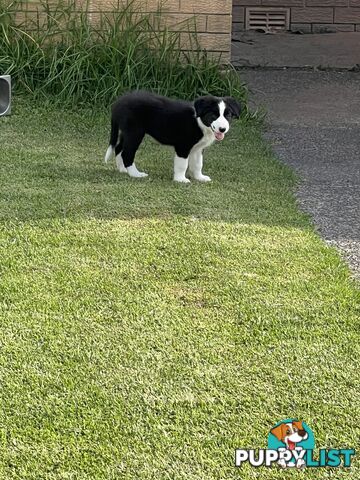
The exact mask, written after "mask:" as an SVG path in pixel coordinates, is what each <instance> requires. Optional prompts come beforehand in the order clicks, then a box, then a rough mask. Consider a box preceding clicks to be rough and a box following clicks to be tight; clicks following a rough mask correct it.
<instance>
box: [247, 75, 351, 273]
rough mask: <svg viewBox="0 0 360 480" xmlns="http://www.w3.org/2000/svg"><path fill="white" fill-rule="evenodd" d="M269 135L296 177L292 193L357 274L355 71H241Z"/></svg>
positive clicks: (278, 152)
mask: <svg viewBox="0 0 360 480" xmlns="http://www.w3.org/2000/svg"><path fill="white" fill-rule="evenodd" d="M241 76H242V78H243V79H244V81H245V82H247V84H248V85H249V88H250V90H251V95H252V98H253V101H254V103H255V105H257V106H259V105H263V106H265V107H266V108H267V109H268V112H269V115H268V123H269V129H268V133H267V135H268V137H269V139H270V141H271V142H272V144H273V146H274V149H275V151H276V152H277V154H278V156H279V157H280V159H281V160H282V161H284V162H285V163H287V164H288V165H290V166H291V167H293V168H294V169H295V170H296V171H297V172H298V173H299V176H300V178H301V184H300V187H299V190H298V198H299V201H300V204H301V206H302V208H304V209H305V210H306V211H307V212H309V213H310V214H311V215H312V217H313V218H314V221H315V224H316V226H317V227H318V228H319V231H320V233H321V234H322V235H323V237H324V238H325V239H326V240H327V241H328V242H329V243H331V244H332V245H335V246H337V247H338V248H339V249H340V251H341V252H342V254H343V255H344V257H345V258H346V259H347V260H348V262H349V264H350V266H351V268H352V269H353V271H354V274H355V275H356V276H358V277H359V278H360V73H351V72H343V73H340V72H306V71H294V70H274V71H259V70H251V71H250V70H248V71H243V72H242V73H241Z"/></svg>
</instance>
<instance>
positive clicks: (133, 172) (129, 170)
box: [126, 163, 148, 178]
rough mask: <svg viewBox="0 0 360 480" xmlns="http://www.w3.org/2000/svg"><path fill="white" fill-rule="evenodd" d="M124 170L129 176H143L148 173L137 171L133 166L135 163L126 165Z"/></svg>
mask: <svg viewBox="0 0 360 480" xmlns="http://www.w3.org/2000/svg"><path fill="white" fill-rule="evenodd" d="M126 171H127V173H128V174H129V176H130V177H133V178H144V177H147V176H148V174H147V173H145V172H139V170H138V169H137V168H136V166H135V163H133V164H132V165H130V167H127V169H126Z"/></svg>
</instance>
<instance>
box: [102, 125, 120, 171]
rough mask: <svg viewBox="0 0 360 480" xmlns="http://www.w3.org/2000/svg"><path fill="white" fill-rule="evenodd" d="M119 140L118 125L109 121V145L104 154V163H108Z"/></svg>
mask: <svg viewBox="0 0 360 480" xmlns="http://www.w3.org/2000/svg"><path fill="white" fill-rule="evenodd" d="M118 138H119V125H118V124H117V123H116V122H114V121H113V120H111V132H110V143H109V146H108V149H107V150H106V153H105V162H108V161H109V160H110V158H111V155H112V154H113V152H114V150H115V147H116V144H117V143H118Z"/></svg>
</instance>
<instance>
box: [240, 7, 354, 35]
mask: <svg viewBox="0 0 360 480" xmlns="http://www.w3.org/2000/svg"><path fill="white" fill-rule="evenodd" d="M252 6H259V7H260V6H264V7H286V8H290V29H291V30H293V31H296V30H302V31H303V32H304V33H324V32H335V31H340V32H354V31H358V32H360V0H233V30H234V32H238V31H243V30H244V29H245V23H244V22H245V10H246V8H247V7H252Z"/></svg>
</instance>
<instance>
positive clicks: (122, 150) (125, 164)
mask: <svg viewBox="0 0 360 480" xmlns="http://www.w3.org/2000/svg"><path fill="white" fill-rule="evenodd" d="M239 115H240V105H239V103H238V102H237V101H236V100H235V99H234V98H231V97H224V98H218V97H213V96H206V97H201V98H198V99H197V100H195V102H193V103H191V102H186V101H181V100H172V99H169V98H166V97H161V96H159V95H155V94H153V93H150V92H145V91H133V92H130V93H127V94H125V95H123V96H122V97H120V98H119V99H118V100H117V101H116V102H115V103H114V105H113V106H112V116H111V134H110V145H109V148H108V149H107V152H106V155H105V161H106V162H107V161H108V160H109V159H110V157H111V155H112V153H113V151H114V150H115V156H116V165H117V167H118V169H119V170H120V172H127V173H128V175H130V177H137V178H139V177H146V176H147V174H146V173H144V172H140V171H139V170H138V169H137V168H136V166H135V163H134V158H135V154H136V151H137V149H138V148H139V146H140V143H141V142H142V140H143V138H144V136H145V134H148V135H150V136H151V137H153V138H154V139H155V140H157V141H158V142H159V143H161V144H164V145H171V146H173V147H174V149H175V160H174V180H175V181H176V182H183V183H189V182H190V180H189V179H188V178H187V177H186V176H185V174H186V172H187V171H188V174H189V176H191V177H192V178H194V179H195V180H199V181H200V182H209V181H210V180H211V179H210V177H208V176H206V175H203V173H202V166H203V150H204V148H205V147H208V146H209V145H211V144H212V143H213V142H214V140H218V141H220V140H223V138H224V136H225V133H227V132H228V130H229V120H230V118H231V117H235V118H239Z"/></svg>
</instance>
